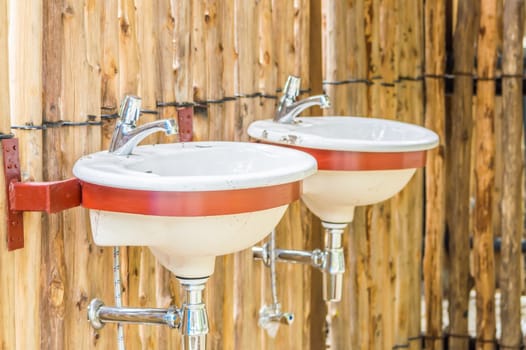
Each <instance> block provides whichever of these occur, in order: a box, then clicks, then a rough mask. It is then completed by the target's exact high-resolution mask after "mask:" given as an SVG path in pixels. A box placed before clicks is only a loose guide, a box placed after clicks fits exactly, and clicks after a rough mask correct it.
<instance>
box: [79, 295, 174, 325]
mask: <svg viewBox="0 0 526 350" xmlns="http://www.w3.org/2000/svg"><path fill="white" fill-rule="evenodd" d="M88 319H89V321H90V322H91V326H92V327H93V328H95V329H101V328H102V327H104V324H106V323H127V324H151V325H166V326H168V327H170V328H180V326H181V312H180V310H178V309H176V308H169V309H148V308H132V307H112V306H105V305H104V303H103V302H102V300H100V299H93V300H92V301H91V302H90V304H89V306H88Z"/></svg>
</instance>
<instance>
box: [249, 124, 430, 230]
mask: <svg viewBox="0 0 526 350" xmlns="http://www.w3.org/2000/svg"><path fill="white" fill-rule="evenodd" d="M248 134H249V135H250V136H251V137H253V138H255V139H258V140H260V141H262V142H265V143H274V144H280V145H282V146H287V147H291V148H296V149H298V150H301V151H304V152H306V153H309V154H311V155H312V156H314V157H315V158H316V160H317V162H318V172H317V173H316V174H315V175H313V176H311V177H309V178H307V179H305V181H304V185H303V195H302V199H303V201H304V202H305V204H306V205H307V207H308V208H309V209H310V210H311V211H312V212H313V213H314V214H316V215H317V216H318V217H320V218H321V219H322V220H323V221H325V222H332V223H348V222H350V221H352V219H353V214H354V208H355V207H356V206H359V205H369V204H374V203H378V202H381V201H383V200H385V199H388V198H390V197H392V196H394V195H395V194H396V193H397V192H399V191H400V190H401V189H402V188H403V187H404V186H405V185H406V184H407V182H408V181H409V180H410V179H411V177H412V176H413V174H414V173H415V171H416V169H417V168H420V167H423V166H424V165H425V160H426V151H427V150H428V149H431V148H434V147H436V146H437V145H438V135H437V134H435V133H434V132H432V131H431V130H428V129H425V128H423V127H420V126H417V125H413V124H408V123H402V122H397V121H392V120H385V119H377V118H360V117H337V116H335V117H305V118H296V122H294V123H292V124H281V123H276V122H274V121H272V120H270V119H269V120H260V121H256V122H254V123H252V124H251V125H250V126H249V128H248Z"/></svg>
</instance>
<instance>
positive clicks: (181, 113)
mask: <svg viewBox="0 0 526 350" xmlns="http://www.w3.org/2000/svg"><path fill="white" fill-rule="evenodd" d="M193 115H194V109H193V108H192V107H185V108H180V109H178V110H177V124H178V125H179V141H180V142H190V141H192V138H193V133H194V127H193V123H192V119H193Z"/></svg>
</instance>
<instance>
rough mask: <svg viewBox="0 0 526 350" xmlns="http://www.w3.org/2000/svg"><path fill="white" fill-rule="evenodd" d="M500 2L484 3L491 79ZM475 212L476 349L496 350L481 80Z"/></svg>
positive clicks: (487, 84)
mask: <svg viewBox="0 0 526 350" xmlns="http://www.w3.org/2000/svg"><path fill="white" fill-rule="evenodd" d="M496 12H497V1H483V2H481V7H480V26H479V31H478V44H477V75H478V76H479V77H487V78H492V77H494V76H495V74H496V59H497V50H496V49H497V34H498V31H497V18H496ZM474 125H475V131H474V132H475V135H476V137H475V146H474V147H475V152H476V153H475V191H476V192H475V210H474V219H473V222H474V225H473V228H474V232H473V260H474V264H473V265H474V266H473V270H474V271H473V273H474V275H475V276H476V277H475V290H476V292H477V299H476V304H477V344H476V347H477V349H488V350H490V349H494V348H495V345H494V344H493V343H491V342H488V341H490V340H492V339H494V338H495V327H496V321H495V256H494V250H493V200H494V199H493V197H494V185H495V82H494V81H491V80H479V81H478V83H477V102H476V116H475V121H474Z"/></svg>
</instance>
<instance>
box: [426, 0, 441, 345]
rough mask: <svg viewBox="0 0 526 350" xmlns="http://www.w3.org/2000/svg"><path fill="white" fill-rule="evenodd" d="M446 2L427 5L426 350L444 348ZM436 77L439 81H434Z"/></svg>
mask: <svg viewBox="0 0 526 350" xmlns="http://www.w3.org/2000/svg"><path fill="white" fill-rule="evenodd" d="M445 6H446V5H445V1H444V0H440V1H434V2H426V5H425V41H424V42H425V61H426V66H425V73H426V74H427V75H429V77H426V79H425V84H426V112H425V119H426V120H425V125H426V127H427V128H429V129H431V130H433V131H435V132H436V133H437V134H438V136H439V142H440V144H439V146H438V148H436V149H434V150H431V151H428V154H427V164H426V203H425V208H426V212H425V219H426V224H425V252H424V297H425V305H426V307H425V315H426V327H427V328H426V334H427V335H428V336H429V337H430V339H426V343H425V346H426V349H427V348H428V349H429V350H441V349H442V348H443V344H442V339H441V337H442V300H443V292H442V290H443V285H442V277H443V275H442V268H443V259H444V257H443V251H444V250H443V244H444V231H445V209H446V207H445V204H446V203H445V197H446V195H445V191H446V189H445V179H446V178H445V163H444V162H445V159H444V156H445V151H446V150H445V141H446V135H445V118H446V116H445V113H446V111H445V102H446V101H445V83H444V79H442V78H441V76H442V75H444V73H445V62H446V58H445V56H446V52H445V49H446V47H445V39H446V33H445V30H446V28H445V27H446V7H445ZM433 75H435V76H437V78H435V77H432V76H433Z"/></svg>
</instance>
